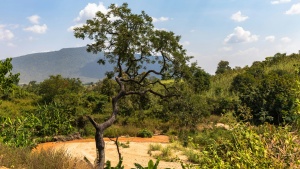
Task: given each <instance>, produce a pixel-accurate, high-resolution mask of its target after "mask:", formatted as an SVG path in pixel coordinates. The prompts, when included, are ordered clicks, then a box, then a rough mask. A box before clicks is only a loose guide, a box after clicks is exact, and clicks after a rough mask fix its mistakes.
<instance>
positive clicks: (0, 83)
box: [0, 58, 20, 99]
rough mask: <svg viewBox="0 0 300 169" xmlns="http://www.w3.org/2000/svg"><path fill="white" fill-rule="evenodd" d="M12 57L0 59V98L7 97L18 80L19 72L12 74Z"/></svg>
mask: <svg viewBox="0 0 300 169" xmlns="http://www.w3.org/2000/svg"><path fill="white" fill-rule="evenodd" d="M11 61H12V59H11V58H7V59H5V60H4V61H3V60H0V93H1V98H2V99H7V98H8V97H9V94H10V93H11V92H12V91H13V88H14V86H16V85H17V84H18V82H19V80H20V78H19V76H20V73H17V74H13V73H12V72H11V71H12V69H13V66H12V64H11Z"/></svg>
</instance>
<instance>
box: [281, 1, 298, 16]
mask: <svg viewBox="0 0 300 169" xmlns="http://www.w3.org/2000/svg"><path fill="white" fill-rule="evenodd" d="M285 14H287V15H295V14H300V3H298V4H294V5H293V6H292V7H291V9H289V10H288V11H286V12H285Z"/></svg>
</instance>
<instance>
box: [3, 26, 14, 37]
mask: <svg viewBox="0 0 300 169" xmlns="http://www.w3.org/2000/svg"><path fill="white" fill-rule="evenodd" d="M13 37H14V34H13V33H12V32H11V31H10V30H8V29H5V25H0V40H10V39H12V38H13Z"/></svg>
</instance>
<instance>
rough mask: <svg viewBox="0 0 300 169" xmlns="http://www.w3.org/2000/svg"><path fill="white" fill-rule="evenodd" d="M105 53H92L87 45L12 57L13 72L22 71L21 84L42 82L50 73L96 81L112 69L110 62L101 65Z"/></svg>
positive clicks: (84, 81) (83, 80)
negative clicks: (100, 61) (87, 48)
mask: <svg viewBox="0 0 300 169" xmlns="http://www.w3.org/2000/svg"><path fill="white" fill-rule="evenodd" d="M100 58H103V53H98V54H92V53H88V52H87V51H86V47H79V48H64V49H61V50H59V51H53V52H45V53H34V54H29V55H24V56H19V57H15V58H13V59H12V65H13V70H12V72H13V73H20V82H19V83H20V84H28V83H29V82H30V81H37V82H41V81H43V80H45V79H47V78H49V76H50V75H57V74H60V75H62V76H63V77H69V78H80V80H81V81H82V82H83V83H88V82H96V81H98V80H100V79H102V78H104V77H105V72H106V71H111V70H112V66H111V65H109V64H106V65H99V64H98V63H97V61H98V60H99V59H100Z"/></svg>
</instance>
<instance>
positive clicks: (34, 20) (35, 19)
mask: <svg viewBox="0 0 300 169" xmlns="http://www.w3.org/2000/svg"><path fill="white" fill-rule="evenodd" d="M27 19H28V20H29V21H30V22H31V23H33V24H39V20H40V17H39V16H38V15H32V16H29V17H27Z"/></svg>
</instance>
